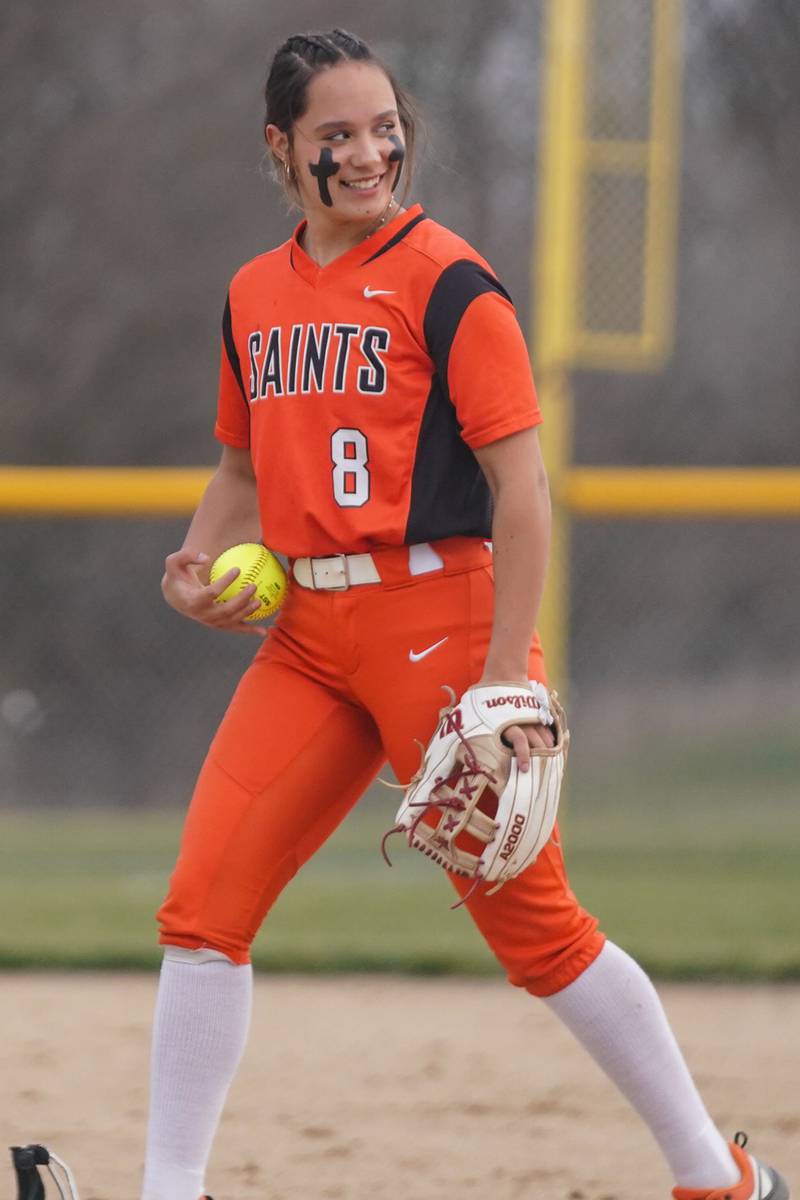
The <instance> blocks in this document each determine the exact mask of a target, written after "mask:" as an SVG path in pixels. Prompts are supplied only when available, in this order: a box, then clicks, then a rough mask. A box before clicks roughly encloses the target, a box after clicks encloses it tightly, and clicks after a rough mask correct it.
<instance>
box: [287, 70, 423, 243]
mask: <svg viewBox="0 0 800 1200" xmlns="http://www.w3.org/2000/svg"><path fill="white" fill-rule="evenodd" d="M401 137H402V130H401V128H400V121H399V119H398V116H397V100H396V98H395V95H394V91H393V89H392V85H391V84H390V83H389V80H388V79H387V78H386V76H385V75H384V73H383V71H382V70H381V69H380V67H376V66H374V65H373V64H370V63H354V62H347V63H340V64H339V65H337V66H335V67H330V68H329V69H328V70H325V71H321V72H320V73H319V74H318V75H316V76H315V77H314V79H312V81H311V83H310V84H309V89H308V108H307V110H306V112H305V113H304V115H303V116H302V117H301V118H300V120H299V121H298V122H297V123H296V124H295V128H294V137H293V146H292V161H293V163H294V167H295V171H296V174H297V181H298V186H299V189H300V195H301V198H302V202H303V208H304V209H305V212H306V215H307V216H310V215H312V214H316V215H319V216H321V215H322V214H326V215H327V216H328V218H329V219H330V218H335V219H336V220H337V221H354V222H359V223H361V222H370V221H374V220H378V219H380V217H381V215H382V214H383V213H384V211H385V210H386V207H387V205H388V204H389V201H390V200H391V196H392V186H393V184H394V181H395V179H396V178H397V174H398V157H399V154H398V152H399V151H400V150H401V148H402V141H401ZM392 156H393V157H392Z"/></svg>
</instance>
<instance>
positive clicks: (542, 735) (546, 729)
mask: <svg viewBox="0 0 800 1200" xmlns="http://www.w3.org/2000/svg"><path fill="white" fill-rule="evenodd" d="M503 741H504V742H505V743H506V745H507V746H510V747H511V749H512V750H513V751H514V755H515V757H516V760H517V763H518V764H519V769H520V771H529V770H530V769H531V750H544V749H547V750H550V749H552V747H553V746H554V745H555V738H554V737H553V731H552V729H551V728H550V726H549V725H526V726H525V727H524V728H522V727H521V726H520V725H509V727H508V729H507V730H506V731H505V733H504V734H503Z"/></svg>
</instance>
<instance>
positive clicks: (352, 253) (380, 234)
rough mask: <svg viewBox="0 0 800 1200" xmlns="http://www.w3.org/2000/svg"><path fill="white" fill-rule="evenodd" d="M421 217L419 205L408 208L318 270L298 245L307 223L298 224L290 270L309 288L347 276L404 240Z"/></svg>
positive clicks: (291, 250) (293, 238) (422, 212)
mask: <svg viewBox="0 0 800 1200" xmlns="http://www.w3.org/2000/svg"><path fill="white" fill-rule="evenodd" d="M424 217H425V213H424V211H423V208H422V205H421V204H413V205H412V206H411V208H407V209H406V210H405V212H402V213H398V214H397V216H396V217H393V218H392V220H391V221H387V222H386V224H385V225H382V226H381V228H380V229H376V230H375V232H374V233H373V234H370V236H369V237H368V238H365V239H364V241H363V242H359V243H358V245H357V246H354V247H353V249H352V250H348V251H347V252H346V253H345V254H340V255H339V257H338V258H335V259H334V260H333V262H329V263H328V265H327V266H325V267H320V266H319V264H318V263H315V262H314V260H313V258H310V257H309V255H308V254H306V252H305V250H304V249H303V247H302V246H301V245H300V237H301V235H302V233H303V230H304V229H305V227H306V222H305V221H301V222H300V224H299V225H298V226H297V228H296V229H295V231H294V233H293V235H292V239H291V241H290V242H289V259H290V262H291V265H292V268H293V270H294V271H296V272H297V274H298V275H300V276H301V278H303V279H305V281H306V282H307V283H310V284H311V286H312V287H316V286H318V285H320V284H323V283H328V282H329V281H330V280H334V279H341V278H342V276H344V275H346V274H347V273H348V272H350V271H353V270H356V269H357V268H358V267H361V266H363V265H364V263H366V262H368V261H369V259H372V258H375V257H376V255H378V254H380V253H381V252H382V251H383V249H384V248H387V249H388V248H389V247H388V243H389V242H392V241H394V242H399V241H401V240H402V239H403V237H405V234H406V232H408V231H409V230H410V228H411V227H412V226H414V225H417V224H419V222H420V221H421V220H423V219H424Z"/></svg>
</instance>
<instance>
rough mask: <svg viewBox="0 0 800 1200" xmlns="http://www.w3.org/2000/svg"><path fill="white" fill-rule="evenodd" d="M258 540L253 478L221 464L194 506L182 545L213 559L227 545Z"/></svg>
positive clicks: (259, 523)
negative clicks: (227, 468) (195, 506)
mask: <svg viewBox="0 0 800 1200" xmlns="http://www.w3.org/2000/svg"><path fill="white" fill-rule="evenodd" d="M260 540H261V522H260V519H259V515H258V498H257V495H256V483H255V479H254V478H249V477H248V476H247V475H245V474H242V473H239V472H235V471H230V470H226V469H225V468H224V467H220V468H219V469H218V470H217V471H216V473H215V474H214V475H213V476H212V478H211V481H210V483H209V484H208V487H207V488H206V490H205V492H204V493H203V497H202V499H201V500H200V503H199V504H198V506H197V509H196V511H195V514H194V516H193V518H192V522H191V524H190V526H189V529H188V531H187V533H186V537H185V539H184V542H183V544H184V547H187V548H189V549H191V550H194V551H195V552H196V553H200V552H202V553H204V554H207V555H208V556H209V558H210V560H211V561H213V560H214V559H215V558H216V557H217V556H218V555H219V554H221V553H222V551H223V550H227V549H228V547H229V546H235V545H237V544H238V543H239V542H258V541H260Z"/></svg>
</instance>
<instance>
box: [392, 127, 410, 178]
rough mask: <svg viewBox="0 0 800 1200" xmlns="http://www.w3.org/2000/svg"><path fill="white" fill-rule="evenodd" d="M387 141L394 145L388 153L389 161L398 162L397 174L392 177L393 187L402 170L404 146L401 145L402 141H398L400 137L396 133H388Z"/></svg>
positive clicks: (404, 153) (404, 155) (404, 154)
mask: <svg viewBox="0 0 800 1200" xmlns="http://www.w3.org/2000/svg"><path fill="white" fill-rule="evenodd" d="M389 141H390V142H391V143H392V145H393V146H394V150H393V151H392V153H391V154H390V155H389V162H390V163H397V164H398V167H397V174H396V175H395V177H394V185H393V186H394V187H397V184H398V183H399V181H400V175H401V173H402V170H403V162H404V160H405V157H406V148H405V146H404V145H403V143H402V142H401V141H400V138H399V137H398V136H397V134H396V133H390V134H389Z"/></svg>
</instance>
